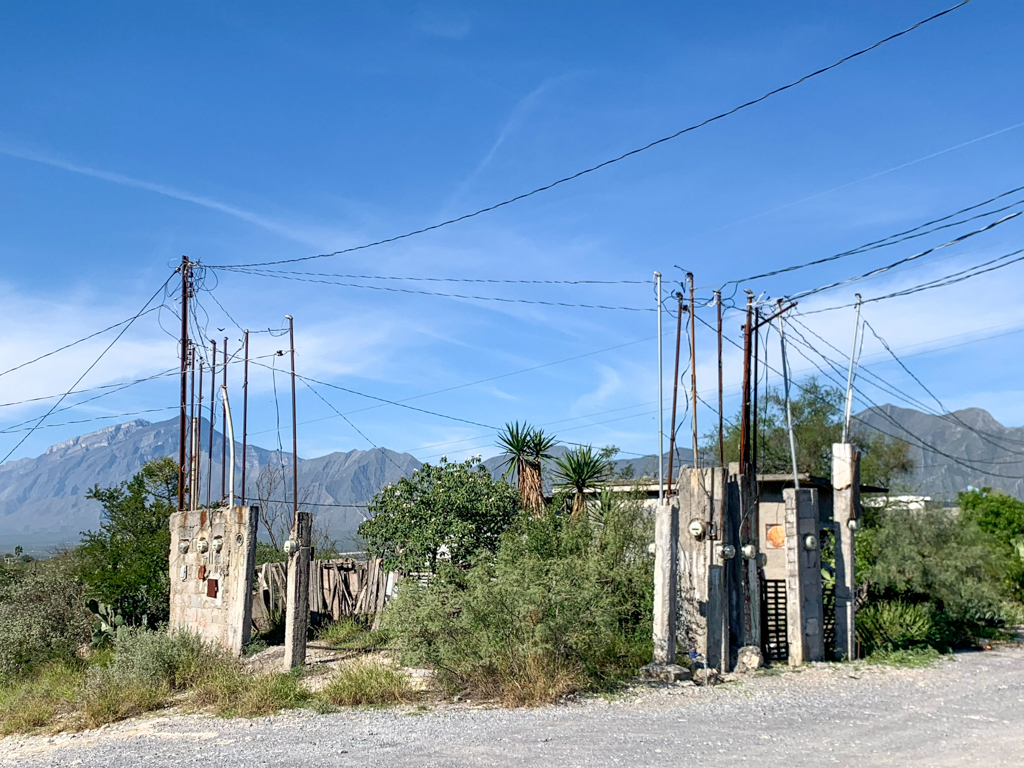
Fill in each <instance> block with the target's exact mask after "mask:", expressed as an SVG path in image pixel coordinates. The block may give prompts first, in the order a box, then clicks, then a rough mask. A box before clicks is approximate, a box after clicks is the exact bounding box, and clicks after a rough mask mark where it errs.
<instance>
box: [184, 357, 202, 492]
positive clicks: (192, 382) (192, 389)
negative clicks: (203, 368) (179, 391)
mask: <svg viewBox="0 0 1024 768" xmlns="http://www.w3.org/2000/svg"><path fill="white" fill-rule="evenodd" d="M188 367H189V395H188V435H187V437H188V459H187V460H188V493H189V509H191V508H192V484H193V482H194V478H193V477H192V464H193V463H194V456H193V450H192V442H193V441H192V429H193V423H194V421H195V418H196V348H195V345H194V344H189V359H188ZM200 386H201V385H200Z"/></svg>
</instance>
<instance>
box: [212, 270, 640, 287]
mask: <svg viewBox="0 0 1024 768" xmlns="http://www.w3.org/2000/svg"><path fill="white" fill-rule="evenodd" d="M217 269H227V270H234V269H236V268H235V267H218V268H217ZM259 272H260V273H264V274H271V275H305V276H307V277H340V278H344V279H346V280H402V281H409V282H429V283H489V284H499V285H650V283H651V281H650V280H505V279H502V280H498V279H489V278H480V277H410V276H408V275H346V274H339V273H337V272H296V271H293V270H283V269H261V270H259Z"/></svg>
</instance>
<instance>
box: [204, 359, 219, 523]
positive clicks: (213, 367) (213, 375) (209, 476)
mask: <svg viewBox="0 0 1024 768" xmlns="http://www.w3.org/2000/svg"><path fill="white" fill-rule="evenodd" d="M210 343H211V344H212V345H213V360H212V361H211V362H210V449H209V452H208V453H207V456H208V457H209V460H208V461H207V462H206V508H207V509H209V508H210V499H211V496H212V494H213V420H214V419H215V418H217V414H216V413H215V412H214V405H215V403H214V401H215V400H216V399H217V342H216V341H211V342H210ZM200 413H202V411H200Z"/></svg>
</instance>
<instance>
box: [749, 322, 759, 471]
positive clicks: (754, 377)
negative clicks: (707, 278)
mask: <svg viewBox="0 0 1024 768" xmlns="http://www.w3.org/2000/svg"><path fill="white" fill-rule="evenodd" d="M753 334H754V338H753V342H754V354H753V360H752V361H751V363H750V381H751V385H752V388H753V393H752V394H751V397H750V466H751V472H752V473H753V474H754V476H755V477H756V476H757V437H758V423H757V385H758V377H759V376H760V374H759V373H758V370H757V369H758V365H757V364H758V363H759V362H760V360H761V308H760V307H754V327H753Z"/></svg>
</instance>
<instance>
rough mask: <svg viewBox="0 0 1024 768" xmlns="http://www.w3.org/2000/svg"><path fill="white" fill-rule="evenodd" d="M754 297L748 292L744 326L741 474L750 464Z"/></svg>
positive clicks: (744, 472)
mask: <svg viewBox="0 0 1024 768" xmlns="http://www.w3.org/2000/svg"><path fill="white" fill-rule="evenodd" d="M753 303H754V296H753V294H751V293H750V292H749V291H748V292H747V322H746V323H745V324H744V326H743V407H742V411H741V413H740V474H741V475H742V474H746V472H747V468H748V464H749V463H750V319H751V314H752V313H753V309H752V307H753Z"/></svg>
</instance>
